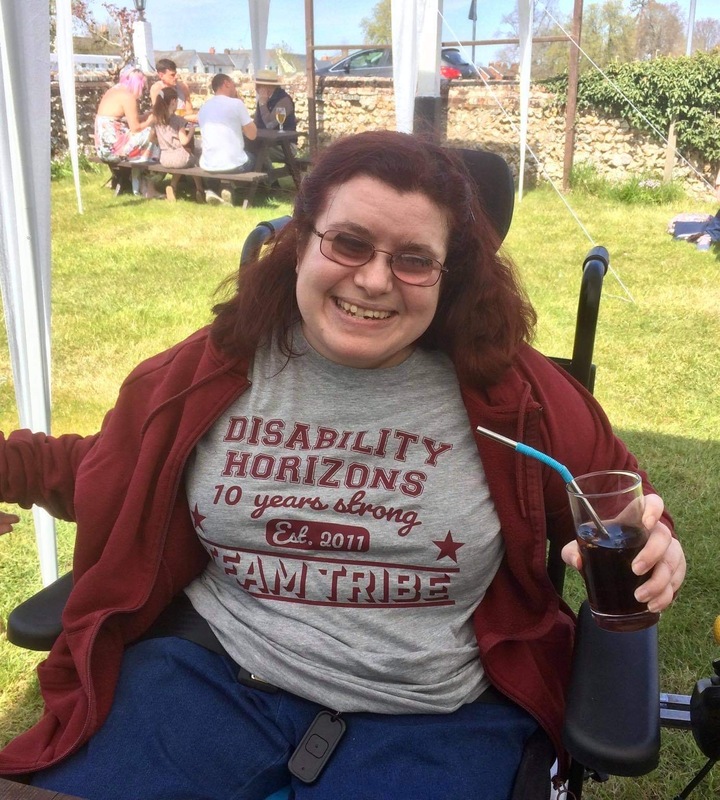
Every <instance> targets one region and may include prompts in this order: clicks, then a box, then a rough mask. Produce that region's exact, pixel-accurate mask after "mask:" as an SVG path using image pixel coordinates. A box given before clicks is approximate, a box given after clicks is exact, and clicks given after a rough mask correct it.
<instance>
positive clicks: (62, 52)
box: [55, 0, 83, 214]
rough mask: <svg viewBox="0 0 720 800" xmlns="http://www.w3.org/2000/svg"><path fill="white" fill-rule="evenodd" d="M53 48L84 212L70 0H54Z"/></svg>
mask: <svg viewBox="0 0 720 800" xmlns="http://www.w3.org/2000/svg"><path fill="white" fill-rule="evenodd" d="M55 12H56V33H55V51H56V53H57V60H58V81H59V83H60V100H61V101H62V107H63V116H64V117H65V131H66V132H67V141H68V150H69V151H70V163H71V164H72V171H73V178H74V180H75V196H76V197H77V205H78V213H79V214H82V213H83V204H82V195H81V194H80V165H79V163H78V135H77V102H76V98H75V66H74V63H73V40H72V4H71V0H56V3H55Z"/></svg>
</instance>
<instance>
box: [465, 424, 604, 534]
mask: <svg viewBox="0 0 720 800" xmlns="http://www.w3.org/2000/svg"><path fill="white" fill-rule="evenodd" d="M475 430H476V431H477V432H478V433H481V434H482V435H483V436H487V437H488V438H490V439H494V440H495V441H496V442H500V444H504V445H506V446H507V447H512V449H513V450H517V452H518V453H522V455H524V456H529V457H530V458H534V459H536V460H537V461H542V463H543V464H547V466H548V467H552V469H554V470H555V471H556V472H559V473H560V475H561V476H562V479H563V480H564V481H565V483H566V484H568V486H572V488H573V491H574V492H575V494H577V495H578V497H579V498H580V500H581V502H582V503H583V504H584V505H585V508H586V509H587V512H588V514H589V515H590V516H591V517H592V520H593V522H594V523H595V524H596V525H597V529H598V531H599V532H600V533H601V534H603V535H605V536H607V537H608V538H609V537H610V534H609V533H608V532H607V529H606V528H605V526H604V525H603V523H602V520H601V519H600V517H598V515H597V514H596V513H595V509H594V508H593V507H592V504H591V503H590V501H589V500H587V499H586V498H585V495H584V494H583V493H582V491H581V490H580V487H579V486H578V485H577V483H575V478H573V476H572V474H571V472H570V470H569V469H568V468H567V467H566V466H565V465H564V464H561V463H560V462H559V461H556V460H555V459H554V458H552V457H551V456H549V455H548V454H547V453H543V452H541V451H540V450H536V449H535V448H534V447H530V446H529V445H527V444H523V442H516V441H515V440H514V439H509V438H508V437H507V436H503V435H502V434H499V433H495V431H491V430H489V429H488V428H483V427H481V426H480V425H478V427H477V428H476V429H475Z"/></svg>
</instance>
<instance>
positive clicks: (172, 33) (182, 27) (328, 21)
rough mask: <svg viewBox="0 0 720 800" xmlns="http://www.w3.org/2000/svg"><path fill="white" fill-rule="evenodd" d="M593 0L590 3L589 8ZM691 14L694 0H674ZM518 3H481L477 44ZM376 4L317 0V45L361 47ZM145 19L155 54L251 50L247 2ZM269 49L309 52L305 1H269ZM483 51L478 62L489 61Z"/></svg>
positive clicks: (455, 15) (454, 24) (460, 8)
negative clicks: (363, 24)
mask: <svg viewBox="0 0 720 800" xmlns="http://www.w3.org/2000/svg"><path fill="white" fill-rule="evenodd" d="M593 1H594V0H585V8H587V7H588V6H590V5H592V4H593ZM675 1H676V2H677V3H678V5H679V6H680V8H681V9H683V10H684V11H685V13H686V14H687V13H688V12H689V9H690V4H691V0H675ZM114 2H115V4H116V5H120V6H122V5H126V6H128V7H130V8H132V1H131V0H114ZM516 2H517V0H477V6H478V21H477V23H476V36H477V38H478V39H491V38H494V37H495V35H496V33H497V32H498V30H499V28H500V25H501V20H502V17H503V16H504V15H505V14H507V13H509V12H510V11H511V10H512V9H513V8H514V7H515V4H516ZM376 3H377V0H315V1H314V9H315V10H314V14H315V44H316V45H323V44H360V43H362V41H363V37H362V32H361V29H360V20H362V19H363V18H364V17H369V16H371V15H372V11H373V8H374V7H375V5H376ZM558 5H559V7H560V9H561V11H562V12H564V13H565V14H570V13H571V12H572V8H573V5H574V3H573V0H559V4H558ZM91 6H92V7H93V10H94V13H95V17H96V19H97V20H98V21H103V20H104V19H105V18H106V16H107V15H106V13H105V11H104V10H103V8H102V2H101V0H91ZM696 6H697V10H696V18H697V19H704V18H708V17H710V18H712V19H718V20H720V0H697V2H696ZM469 8H470V0H444V3H443V17H444V18H445V20H446V22H445V23H444V25H443V33H442V38H443V41H451V40H455V39H458V40H468V39H471V38H472V22H471V21H470V20H469V19H468V9H469ZM146 17H147V19H148V21H149V22H150V23H151V25H152V33H153V43H154V46H155V49H156V50H172V49H174V48H175V45H176V44H181V45H182V46H183V47H184V48H186V49H190V48H192V49H195V50H208V49H209V48H210V47H215V49H216V50H218V51H222V50H224V49H225V48H226V47H229V48H233V49H235V48H248V49H249V48H250V28H249V22H248V4H247V0H224V2H223V1H222V0H147V11H146ZM267 41H268V47H271V46H273V45H275V44H280V43H281V42H286V43H287V44H289V45H290V46H291V49H292V50H293V51H294V52H304V51H305V3H304V0H270V18H269V23H268V39H267ZM488 55H489V54H485V53H483V48H480V49H479V50H478V52H477V54H476V60H477V61H487V60H488Z"/></svg>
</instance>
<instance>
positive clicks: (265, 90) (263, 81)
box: [253, 69, 297, 161]
mask: <svg viewBox="0 0 720 800" xmlns="http://www.w3.org/2000/svg"><path fill="white" fill-rule="evenodd" d="M255 92H256V100H257V102H256V105H255V115H254V117H253V120H254V122H255V124H256V125H257V127H258V130H262V129H263V128H266V129H268V130H278V129H279V128H280V118H281V117H280V115H281V114H282V113H283V112H284V115H285V116H284V118H282V119H283V121H282V128H283V130H285V131H294V130H297V118H296V116H295V103H294V102H293V100H292V97H290V95H289V94H288V93H287V92H286V91H285V89H284V88H283V87H282V85H281V81H280V76H279V75H278V74H277V72H275V70H272V69H261V70H259V71H258V72H257V73H256V75H255ZM291 147H292V148H293V151H294V150H295V149H296V148H295V145H294V144H292V145H291ZM269 154H270V158H271V159H272V160H273V161H284V160H285V154H284V153H283V150H282V147H280V145H275V146H274V147H271V148H270V151H269Z"/></svg>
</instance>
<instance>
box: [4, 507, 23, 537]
mask: <svg viewBox="0 0 720 800" xmlns="http://www.w3.org/2000/svg"><path fill="white" fill-rule="evenodd" d="M18 522H20V517H18V515H17V514H8V513H7V512H6V511H0V535H2V534H3V533H10V531H11V530H12V529H13V525H15V524H16V523H18Z"/></svg>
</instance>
